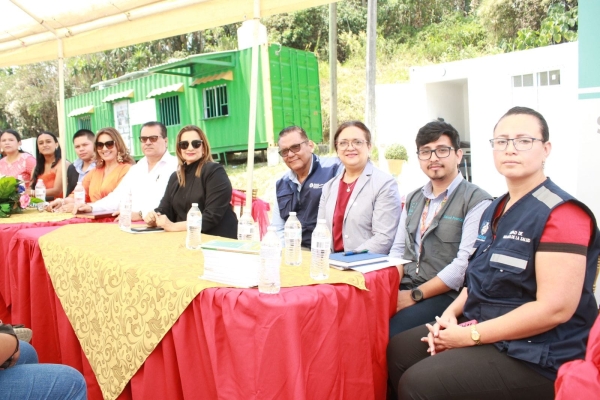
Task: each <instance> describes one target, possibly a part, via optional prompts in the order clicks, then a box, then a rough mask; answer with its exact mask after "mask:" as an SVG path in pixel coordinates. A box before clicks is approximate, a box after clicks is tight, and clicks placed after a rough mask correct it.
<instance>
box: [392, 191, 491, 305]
mask: <svg viewBox="0 0 600 400" xmlns="http://www.w3.org/2000/svg"><path fill="white" fill-rule="evenodd" d="M491 199H492V196H490V195H489V194H488V193H487V192H485V191H484V190H482V189H480V188H479V187H478V186H475V185H473V184H472V183H469V182H467V181H465V180H463V181H462V182H461V183H460V184H459V185H458V187H457V188H456V189H455V190H454V191H453V192H452V194H451V195H450V197H449V198H448V200H447V201H446V203H445V204H444V206H443V207H442V209H441V210H440V211H439V212H438V213H437V215H436V216H435V217H434V218H433V220H432V221H431V225H429V228H428V229H427V231H426V232H425V234H424V235H423V238H422V240H421V242H422V246H421V254H420V257H419V260H417V255H416V253H415V237H416V236H415V235H420V234H421V232H420V230H419V231H417V228H418V226H419V222H420V220H421V215H422V214H423V209H424V208H425V200H426V198H425V196H424V195H423V192H422V191H421V189H417V190H415V191H414V192H412V193H411V194H409V195H408V197H407V199H406V207H407V210H406V211H407V217H406V225H405V226H404V229H405V237H406V239H405V244H404V255H403V256H402V258H404V259H406V260H413V262H411V263H408V264H405V265H404V277H403V278H402V283H403V284H407V285H409V286H411V285H412V286H415V287H416V286H418V285H421V284H423V283H425V282H427V281H429V280H430V279H432V278H434V277H435V276H436V275H437V274H438V273H439V272H440V271H441V270H442V269H444V268H445V267H446V265H448V264H450V263H451V262H452V260H454V259H455V258H456V255H457V254H458V249H459V246H460V241H461V238H462V226H463V222H464V221H465V217H466V216H467V214H468V212H469V211H470V210H471V209H472V208H473V207H475V206H476V205H477V204H479V203H480V202H482V201H483V200H491ZM429 212H435V210H433V209H430V210H429ZM417 261H418V263H419V273H418V274H417V272H416V269H417ZM448 294H449V295H450V296H452V297H456V296H457V294H458V293H457V292H456V291H454V290H452V291H450V292H448Z"/></svg>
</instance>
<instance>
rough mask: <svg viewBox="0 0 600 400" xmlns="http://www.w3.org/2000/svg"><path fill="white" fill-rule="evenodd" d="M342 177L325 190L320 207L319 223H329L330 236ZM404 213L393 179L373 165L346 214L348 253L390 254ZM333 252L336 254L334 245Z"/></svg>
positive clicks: (359, 183)
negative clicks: (363, 251) (367, 251)
mask: <svg viewBox="0 0 600 400" xmlns="http://www.w3.org/2000/svg"><path fill="white" fill-rule="evenodd" d="M342 176H343V174H339V175H338V176H337V177H335V178H334V179H332V180H330V181H329V182H327V183H326V184H325V185H324V186H323V192H322V194H321V201H320V203H319V219H322V218H324V219H326V220H327V227H328V228H329V231H330V232H331V231H332V225H333V213H334V211H335V205H336V203H337V194H338V190H339V187H340V180H341V178H342ZM400 212H401V206H400V193H399V192H398V184H397V183H396V181H395V180H394V178H393V177H392V176H391V175H389V174H387V173H385V172H383V171H382V170H380V169H378V168H376V167H375V166H374V165H373V164H372V163H371V162H370V161H369V162H368V163H367V165H366V167H365V169H364V170H363V172H362V174H361V175H360V177H359V178H358V180H357V182H356V186H354V190H353V191H352V194H351V196H350V199H349V200H348V206H347V207H346V212H345V214H344V225H343V227H342V237H343V239H344V250H345V251H350V250H364V249H367V250H369V251H370V252H373V253H381V254H388V253H389V252H390V249H391V247H392V244H393V243H394V237H395V236H396V230H397V228H398V221H400ZM331 249H332V251H333V241H332V243H331Z"/></svg>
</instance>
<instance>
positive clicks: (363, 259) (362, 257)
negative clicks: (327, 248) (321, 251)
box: [329, 252, 389, 269]
mask: <svg viewBox="0 0 600 400" xmlns="http://www.w3.org/2000/svg"><path fill="white" fill-rule="evenodd" d="M388 258H389V257H388V255H387V254H378V253H360V254H353V255H351V256H346V255H344V253H343V252H342V253H332V254H330V255H329V264H330V265H331V266H334V267H340V268H342V269H350V268H353V267H358V266H361V265H369V264H376V263H380V262H384V261H387V260H388Z"/></svg>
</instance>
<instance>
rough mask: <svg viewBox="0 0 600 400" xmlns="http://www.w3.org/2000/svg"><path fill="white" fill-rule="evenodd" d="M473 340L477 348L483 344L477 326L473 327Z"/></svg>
mask: <svg viewBox="0 0 600 400" xmlns="http://www.w3.org/2000/svg"><path fill="white" fill-rule="evenodd" d="M471 339H473V341H474V342H475V345H476V346H479V345H480V344H481V340H480V339H481V335H480V334H479V332H477V324H475V325H471Z"/></svg>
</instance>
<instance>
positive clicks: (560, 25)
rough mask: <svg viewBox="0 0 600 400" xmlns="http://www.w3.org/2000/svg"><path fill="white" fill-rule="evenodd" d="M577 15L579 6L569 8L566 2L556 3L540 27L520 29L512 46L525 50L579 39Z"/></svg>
mask: <svg viewBox="0 0 600 400" xmlns="http://www.w3.org/2000/svg"><path fill="white" fill-rule="evenodd" d="M577 17H578V8H577V7H572V8H571V9H568V10H567V9H566V7H565V5H564V4H554V5H552V6H550V8H549V9H548V16H547V17H546V18H544V19H543V20H542V23H541V27H540V29H539V30H537V31H535V30H532V29H529V28H525V29H521V30H519V32H518V33H517V37H516V38H515V40H514V44H513V46H512V47H513V48H514V49H517V50H525V49H531V48H535V47H541V46H548V45H551V44H558V43H561V42H572V41H574V40H577Z"/></svg>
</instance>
